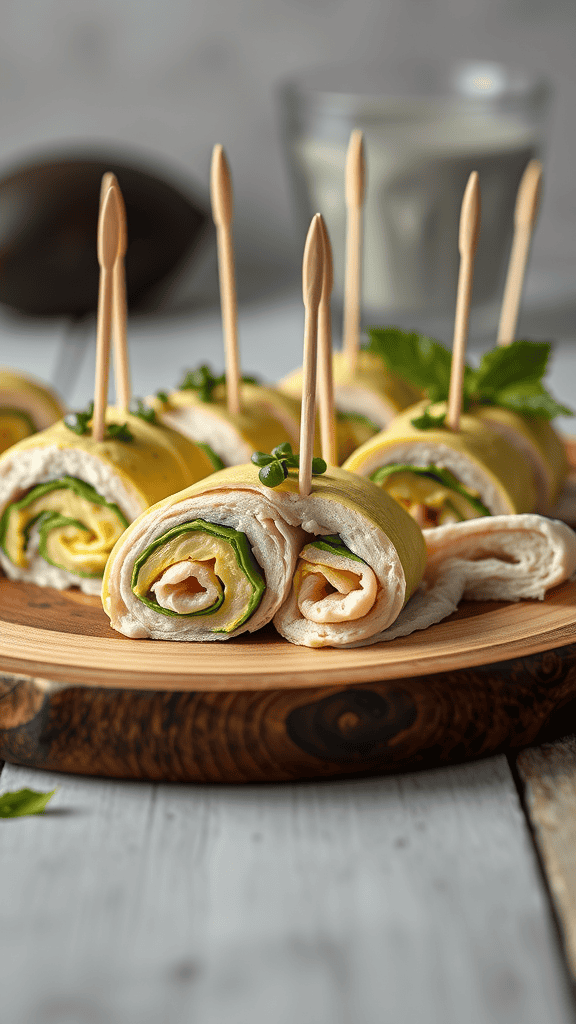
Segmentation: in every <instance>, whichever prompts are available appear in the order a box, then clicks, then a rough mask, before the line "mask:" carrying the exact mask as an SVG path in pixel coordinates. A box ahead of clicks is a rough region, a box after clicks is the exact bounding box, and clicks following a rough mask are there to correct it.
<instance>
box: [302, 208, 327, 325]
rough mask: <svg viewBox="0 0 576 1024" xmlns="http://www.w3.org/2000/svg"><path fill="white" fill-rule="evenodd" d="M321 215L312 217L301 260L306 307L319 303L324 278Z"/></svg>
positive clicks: (315, 307)
mask: <svg viewBox="0 0 576 1024" xmlns="http://www.w3.org/2000/svg"><path fill="white" fill-rule="evenodd" d="M321 220H322V218H321V215H320V214H319V213H316V214H315V215H314V217H313V218H312V221H311V224H310V227H309V229H308V234H307V236H306V245H305V246H304V259H303V261H302V295H303V299H304V305H305V306H306V308H307V309H311V310H315V309H317V308H318V306H319V304H320V298H321V296H322V284H323V278H324V240H323V232H322V224H321Z"/></svg>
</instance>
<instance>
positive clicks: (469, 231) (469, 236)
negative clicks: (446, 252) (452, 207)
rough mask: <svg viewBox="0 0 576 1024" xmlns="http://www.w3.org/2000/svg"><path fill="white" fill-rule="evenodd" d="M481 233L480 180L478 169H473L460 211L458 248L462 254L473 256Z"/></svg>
mask: <svg viewBox="0 0 576 1024" xmlns="http://www.w3.org/2000/svg"><path fill="white" fill-rule="evenodd" d="M479 234H480V181H479V178H478V171H472V174H471V175H470V177H469V178H468V184H467V185H466V189H465V191H464V197H463V199H462V207H461V211H460V230H459V234H458V248H459V250H460V255H461V256H463V257H465V256H473V255H474V253H475V252H476V247H477V245H478V236H479Z"/></svg>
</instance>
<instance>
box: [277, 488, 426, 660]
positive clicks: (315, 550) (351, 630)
mask: <svg viewBox="0 0 576 1024" xmlns="http://www.w3.org/2000/svg"><path fill="white" fill-rule="evenodd" d="M286 484H289V485H290V486H292V487H295V488H296V489H297V481H286V482H285V484H284V485H283V486H284V487H285V486H286ZM293 503H294V506H295V507H296V508H297V510H298V517H299V521H300V522H301V524H302V527H303V529H304V530H305V531H306V533H307V534H308V538H307V539H306V543H305V544H304V545H303V547H302V548H301V550H300V553H299V556H298V563H297V567H296V572H295V574H294V579H293V583H292V587H291V590H290V595H289V597H288V599H287V601H286V602H285V603H284V604H283V605H282V607H281V608H280V610H279V611H278V612H277V614H276V615H275V617H274V626H275V627H276V629H277V630H278V632H279V633H281V634H282V636H284V637H286V639H287V640H290V641H291V642H292V643H295V644H301V645H303V646H306V647H342V646H348V645H355V644H357V643H359V642H365V641H367V640H368V639H369V638H370V637H373V636H374V635H375V634H377V633H380V632H381V631H382V630H384V629H386V628H387V627H388V626H389V625H390V624H391V623H392V622H394V621H395V619H396V618H397V617H398V615H399V614H400V612H401V610H402V608H403V607H404V605H405V604H406V602H407V601H408V599H409V598H410V596H411V595H412V593H413V592H414V591H415V589H416V588H417V587H418V585H419V583H420V581H421V579H422V575H423V572H424V566H425V562H426V551H425V546H424V541H423V538H422V533H421V530H420V529H419V527H418V526H417V525H416V523H415V522H414V520H413V519H411V518H410V516H408V515H407V514H406V512H405V511H404V510H403V509H402V508H401V507H400V506H399V505H398V504H397V503H396V502H394V501H393V500H392V499H390V498H389V497H388V495H387V494H385V493H383V492H382V491H381V490H380V489H379V488H377V487H374V485H373V484H372V483H371V482H370V481H369V480H363V479H362V478H361V477H357V476H354V475H353V474H351V473H347V472H345V471H344V470H342V469H332V468H331V469H329V471H328V472H327V473H326V474H325V475H324V476H318V477H313V481H312V492H311V494H310V495H309V496H308V497H306V498H300V497H298V494H297V493H296V494H295V495H294V500H293Z"/></svg>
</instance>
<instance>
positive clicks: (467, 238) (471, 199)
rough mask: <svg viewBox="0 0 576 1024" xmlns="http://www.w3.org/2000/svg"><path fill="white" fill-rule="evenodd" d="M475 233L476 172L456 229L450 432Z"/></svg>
mask: <svg viewBox="0 0 576 1024" xmlns="http://www.w3.org/2000/svg"><path fill="white" fill-rule="evenodd" d="M479 232H480V186H479V183H478V172H477V171H472V174H471V175H470V177H469V178H468V184H467V185H466V189H465V192H464V198H463V200H462V208H461V211H460V229H459V233H458V249H459V252H460V270H459V273H458V292H457V296H456V318H455V323H454V341H453V344H452V368H451V372H450V391H449V394H448V414H447V417H446V424H447V426H448V427H449V429H450V430H454V431H458V430H459V429H460V414H461V412H462V388H463V385H464V362H465V359H466V342H467V340H468V322H469V319H470V302H471V299H472V281H473V277H474V255H475V253H476V247H477V245H478V235H479Z"/></svg>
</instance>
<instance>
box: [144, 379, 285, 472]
mask: <svg viewBox="0 0 576 1024" xmlns="http://www.w3.org/2000/svg"><path fill="white" fill-rule="evenodd" d="M148 401H149V403H150V405H151V406H152V407H153V408H154V409H155V411H156V415H157V416H158V418H159V420H160V421H161V422H162V423H165V424H166V426H168V427H171V428H172V429H173V430H177V431H179V432H180V433H181V434H184V435H185V436H186V437H188V438H190V439H191V440H193V441H201V442H204V443H205V444H208V445H210V447H211V448H212V449H213V451H214V452H216V454H217V455H218V457H219V458H220V459H221V461H222V465H223V466H236V465H240V464H242V463H245V462H249V461H250V457H251V455H252V452H253V451H254V450H255V449H262V450H264V451H271V450H272V448H274V447H276V446H277V445H279V444H281V443H282V442H283V441H285V440H286V438H288V439H289V440H290V442H291V443H292V444H293V445H297V444H298V441H299V431H300V402H299V401H296V400H295V399H292V398H289V397H287V396H286V395H283V394H281V393H280V392H279V391H276V390H274V388H266V387H261V386H260V385H259V384H257V383H256V382H255V381H252V380H243V381H242V382H241V385H240V402H241V411H240V413H239V415H237V416H236V415H233V414H232V413H230V412H229V411H228V409H227V406H226V388H225V384H224V383H223V378H220V377H218V378H216V377H214V376H213V374H212V373H211V371H210V369H209V368H208V367H207V366H202V367H200V369H198V370H194V371H191V372H190V373H188V374H186V376H185V378H184V380H183V381H182V384H181V386H180V388H179V389H178V390H176V391H171V392H158V393H157V394H156V395H155V396H154V397H150V398H149V399H148Z"/></svg>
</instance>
